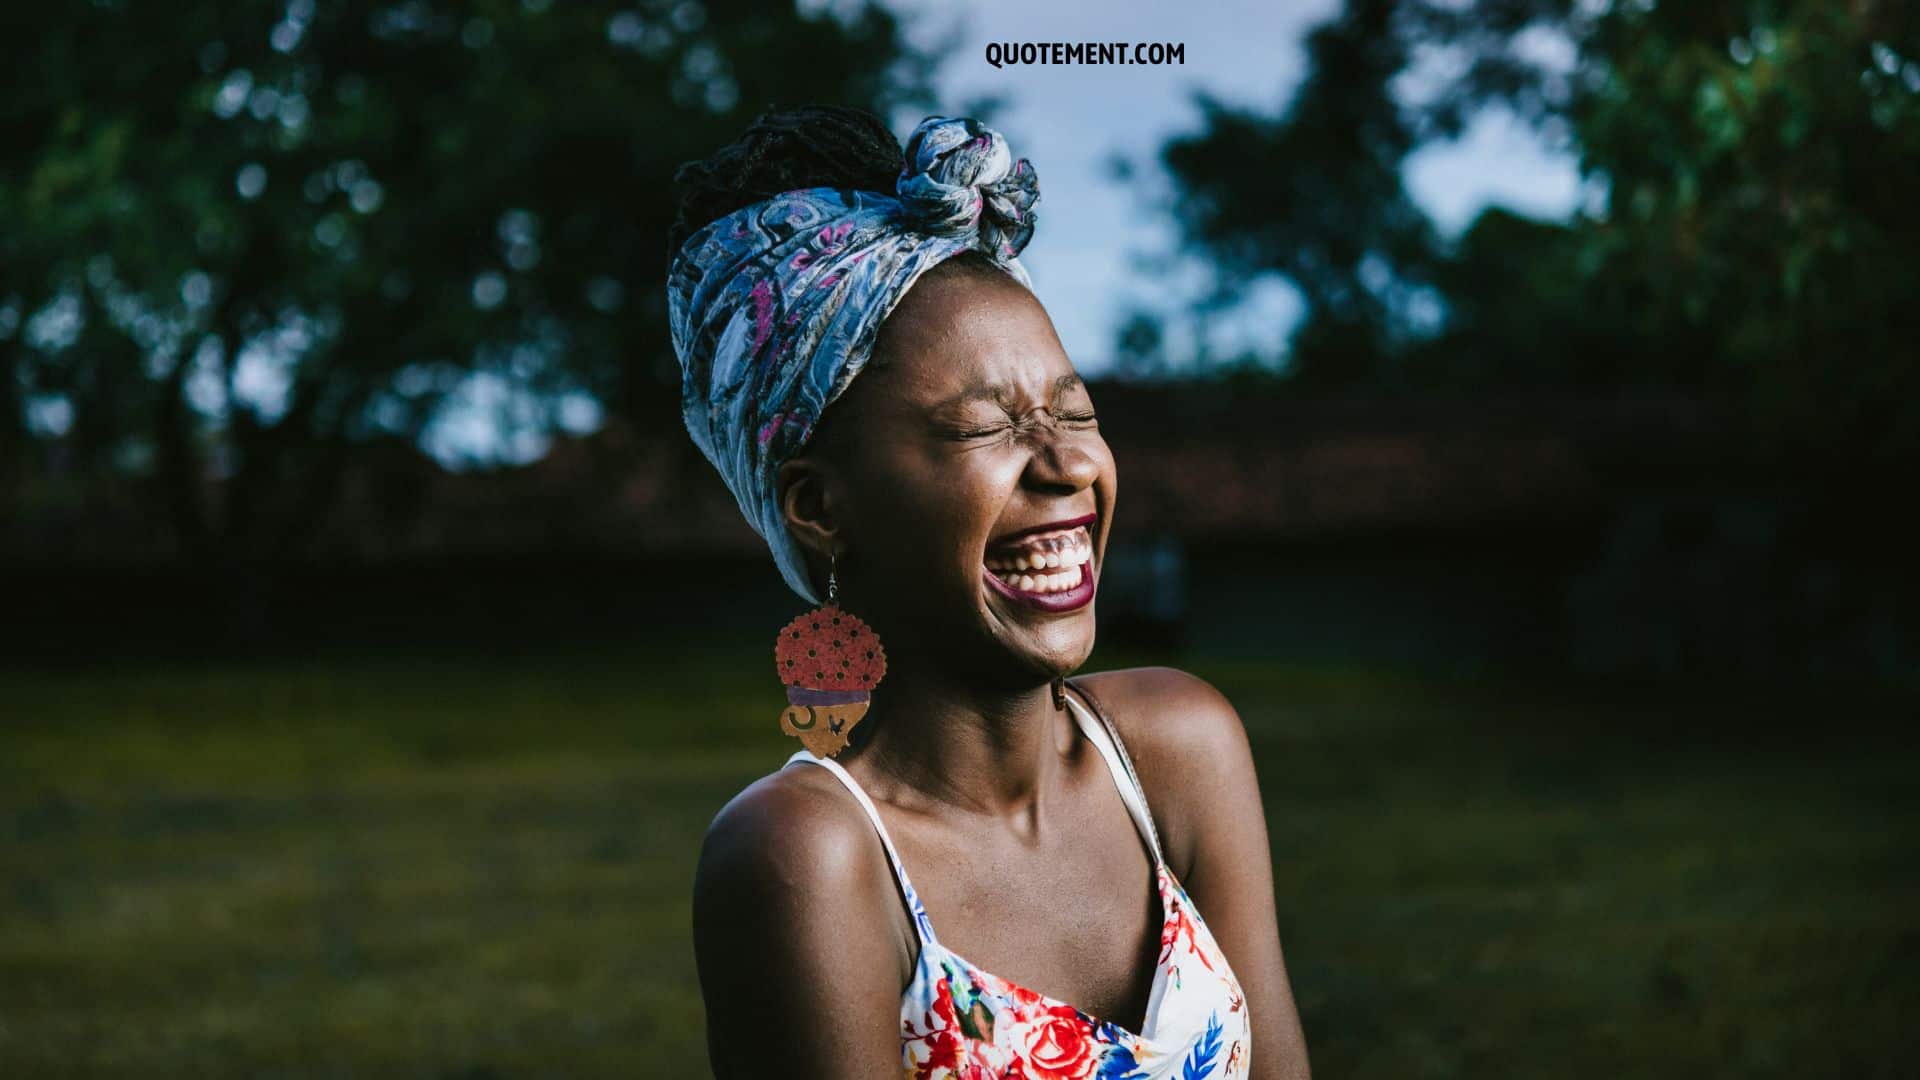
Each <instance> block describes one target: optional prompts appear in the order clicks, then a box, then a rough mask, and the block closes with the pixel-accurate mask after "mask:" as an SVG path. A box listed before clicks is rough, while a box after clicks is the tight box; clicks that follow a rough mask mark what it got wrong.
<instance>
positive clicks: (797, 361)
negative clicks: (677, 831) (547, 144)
mask: <svg viewBox="0 0 1920 1080" xmlns="http://www.w3.org/2000/svg"><path fill="white" fill-rule="evenodd" d="M679 183H680V185H681V188H682V190H681V199H680V213H679V222H678V224H677V225H676V227H675V234H674V237H673V248H674V252H675V254H674V258H673V263H672V268H671V273H670V276H669V284H668V293H669V302H670V316H671V321H672V328H673V344H674V348H675V350H676V352H678V354H679V357H680V362H681V366H682V371H683V374H684V376H685V380H684V387H683V392H684V393H683V408H684V414H685V420H686V423H687V429H688V431H689V432H690V433H691V434H692V436H693V438H694V441H695V442H696V443H697V444H699V446H700V448H701V449H702V450H703V451H704V452H705V453H706V455H707V457H708V458H709V459H710V460H711V461H712V462H713V463H714V464H715V466H716V467H717V468H718V469H719V470H720V472H721V474H722V476H723V477H724V478H725V479H726V481H727V484H728V486H729V487H731V488H732V490H733V493H734V495H735V496H736V497H737V498H738V500H739V502H740V506H741V509H742V510H743V511H744V512H745V513H746V515H747V517H748V519H749V520H750V521H751V522H752V523H753V525H754V527H755V528H756V529H757V530H759V532H760V534H761V535H762V536H764V537H765V538H766V540H767V543H768V545H769V547H770V548H771V549H772V552H773V556H774V560H775V562H776V563H777V564H778V567H779V569H780V572H781V574H782V575H783V576H784V577H785V578H786V580H787V583H788V584H789V585H790V586H791V587H792V588H793V590H794V591H795V592H796V593H798V594H799V595H800V596H801V597H803V598H804V599H806V600H807V601H808V602H809V603H814V604H821V605H822V606H821V607H819V608H818V609H816V610H815V611H814V612H813V613H810V614H808V615H804V616H802V617H800V618H799V619H796V620H794V622H793V623H790V624H789V625H788V626H787V627H786V628H784V629H782V630H781V631H780V632H779V633H780V638H779V645H778V647H777V648H776V652H775V658H776V665H777V669H778V670H779V673H780V676H781V680H782V682H784V683H785V684H786V685H787V688H788V689H787V692H788V700H789V702H790V707H789V708H788V709H787V711H786V712H785V713H784V714H783V715H782V726H783V727H784V728H785V729H786V730H788V731H789V732H791V733H794V734H798V735H800V736H801V739H802V742H803V744H804V746H805V747H806V748H805V749H802V750H800V751H798V752H797V753H795V754H794V755H793V757H792V758H791V759H789V761H788V763H787V767H785V768H782V769H780V770H778V771H776V772H774V773H772V774H771V775H769V776H766V777H764V778H762V779H760V780H759V781H757V782H755V783H754V784H753V785H752V786H750V787H748V788H747V789H746V790H745V791H743V792H741V793H740V795H738V796H737V797H736V798H734V799H733V801H732V802H730V803H728V804H727V806H726V808H725V809H724V810H722V811H721V812H720V815H719V816H718V817H717V818H716V819H715V820H714V822H713V826H712V828H711V830H710V831H709V832H708V835H707V840H706V844H705V847H704V848H703V850H702V852H701V856H700V866H699V870H698V875H697V880H696V882H695V885H694V937H695V949H696V952H697V954H698V960H699V970H700V986H701V992H702V995H703V997H704V998H705V1002H706V1009H707V1031H708V1043H709V1050H710V1053H711V1056H712V1060H713V1067H714V1071H715V1073H717V1074H718V1075H719V1076H720V1077H722V1078H734V1077H768V1076H780V1077H819V1078H828V1077H831V1078H835V1080H844V1078H850V1077H851V1078H869V1077H870V1078H876V1080H877V1078H880V1077H899V1076H901V1075H902V1074H903V1070H904V1075H906V1076H909V1077H915V1078H921V1080H942V1078H969V1080H973V1078H988V1077H1023V1078H1027V1080H1047V1078H1055V1077H1059V1078H1075V1080H1077V1078H1082V1077H1130V1078H1136V1080H1147V1078H1150V1080H1159V1078H1176V1077H1177V1078H1181V1080H1188V1078H1197V1077H1205V1078H1221V1077H1236V1078H1240V1077H1259V1078H1280V1077H1288V1078H1292V1077H1305V1076H1306V1075H1307V1055H1306V1048H1305V1044H1304V1041H1303V1039H1302V1036H1301V1031H1300V1023H1299V1019H1298V1017H1297V1015H1296V1012H1295V1008H1294V1003H1293V997H1292V992H1291V990H1290V988H1289V987H1288V984H1287V974H1286V968H1285V964H1284V961H1283V960H1282V958H1281V949H1280V936H1279V932H1278V930H1277V929H1276V924H1275V915H1274V901H1273V876H1272V868H1271V864H1270V856H1269V851H1268V846H1267V831H1266V822H1265V819H1264V816H1263V814H1262V810H1261V803H1260V789H1259V786H1258V784H1257V783H1256V781H1255V777H1254V768H1253V759H1252V756H1251V754H1250V752H1249V749H1248V744H1247V738H1246V734H1245V732H1244V730H1243V729H1242V727H1241V723H1240V719H1239V717H1238V715H1237V714H1236V713H1235V712H1234V709H1233V706H1232V705H1231V704H1229V703H1228V701H1227V699H1226V698H1224V697H1223V696H1221V694H1220V693H1219V692H1218V691H1216V690H1215V689H1214V688H1213V687H1212V686H1210V685H1209V684H1207V683H1206V682H1204V681H1202V680H1201V679H1198V678H1196V677H1194V676H1192V675H1188V674H1186V673H1184V672H1181V671H1177V670H1175V669H1172V668H1167V667H1149V668H1134V669H1127V670H1119V671H1104V672H1099V673H1097V674H1088V675H1083V676H1079V677H1076V678H1073V679H1066V678H1065V676H1066V675H1067V674H1068V673H1070V672H1073V671H1075V670H1076V669H1077V668H1079V667H1080V665H1081V664H1082V663H1084V662H1085V661H1086V659H1087V657H1088V655H1089V654H1090V653H1091V652H1092V649H1093V643H1094V603H1095V594H1096V593H1097V591H1098V588H1099V581H1100V573H1101V569H1102V566H1103V565H1104V555H1105V553H1106V548H1107V537H1108V534H1109V532H1110V531H1111V529H1112V527H1113V521H1114V513H1115V496H1116V493H1117V490H1118V477H1117V475H1116V470H1115V468H1114V461H1113V456H1112V454H1111V453H1110V452H1109V450H1108V449H1107V444H1106V442H1105V440H1104V439H1102V438H1101V435H1100V429H1099V425H1098V422H1097V420H1096V419H1095V416H1094V406H1093V401H1092V400H1091V398H1090V397H1089V396H1088V392H1087V387H1086V386H1085V385H1084V384H1083V383H1082V382H1081V380H1080V377H1079V376H1078V375H1076V374H1075V372H1074V368H1073V364H1072V362H1071V361H1070V360H1068V358H1067V355H1066V353H1065V352H1064V351H1063V350H1062V348H1061V346H1060V341H1059V338H1058V337H1057V336H1056V335H1055V333H1054V329H1053V324H1052V322H1051V320H1050V319H1049V318H1048V316H1047V312H1046V309H1045V308H1044V307H1042V306H1041V304H1040V301H1039V300H1038V299H1037V298H1036V297H1035V296H1034V294H1033V292H1032V290H1031V288H1030V286H1029V282H1028V278H1027V273H1026V270H1025V269H1023V268H1022V267H1021V265H1020V262H1019V259H1018V255H1019V253H1020V251H1021V249H1022V248H1024V247H1025V246H1026V243H1027V241H1028V239H1029V238H1030V237H1031V236H1032V234H1033V229H1034V203H1035V201H1036V200H1037V199H1038V197H1039V187H1038V182H1037V180H1036V178H1035V174H1034V171H1033V168H1032V167H1031V166H1030V165H1029V164H1028V163H1027V162H1026V161H1025V160H1024V159H1021V160H1015V159H1014V157H1013V155H1012V154H1010V153H1009V152H1008V149H1007V145H1006V142H1005V140H1004V139H1002V138H1001V136H1000V135H999V134H998V133H996V132H994V131H992V130H990V129H988V128H985V127H983V126H981V125H980V124H978V123H976V122H974V121H971V120H958V119H946V118H941V117H934V118H931V119H929V120H927V121H926V122H924V123H922V124H921V125H920V126H919V127H918V128H917V129H915V130H914V132H913V134H912V136H911V137H910V138H909V139H908V141H907V144H906V147H905V149H904V153H903V151H902V148H901V146H900V145H899V143H897V142H896V141H895V139H894V138H893V136H892V135H891V134H890V133H889V132H888V131H887V129H886V128H885V126H884V125H883V124H881V122H880V121H879V120H878V119H877V118H875V117H873V116H871V115H870V114H867V113H864V112H859V111H856V110H848V109H838V108H827V107H813V108H803V109H795V110H788V111H783V112H777V113H771V114H769V115H767V116H764V117H762V118H761V119H760V120H759V121H758V122H757V123H756V124H755V125H754V126H753V127H752V128H751V129H750V130H749V131H748V132H747V133H746V134H745V135H744V136H742V137H741V138H740V139H739V140H738V141H737V142H735V143H733V144H732V145H730V146H728V147H726V148H724V149H722V150H720V151H719V152H718V153H716V154H715V155H714V156H713V157H712V158H709V159H708V160H706V161H703V162H696V163H693V164H690V165H688V166H687V167H685V168H684V169H683V170H682V171H681V174H680V176H679ZM856 376H857V377H856ZM823 601H824V603H823ZM808 669H811V670H808ZM868 691H871V693H869V692H868ZM910 875H911V876H910Z"/></svg>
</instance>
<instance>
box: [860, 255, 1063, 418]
mask: <svg viewBox="0 0 1920 1080" xmlns="http://www.w3.org/2000/svg"><path fill="white" fill-rule="evenodd" d="M874 352H875V356H876V357H877V358H879V359H880V361H881V370H882V371H884V372H885V373H886V374H885V376H884V381H885V382H886V383H887V384H888V385H887V386H886V393H885V394H884V395H883V396H884V398H885V399H886V400H887V401H889V402H891V403H892V404H894V405H895V406H897V407H903V408H909V409H912V410H914V411H921V412H924V411H926V410H931V409H940V408H947V407H964V406H965V405H967V404H968V403H970V402H984V403H986V404H992V403H993V402H994V401H995V400H996V399H1009V400H1026V401H1041V402H1044V401H1047V400H1050V399H1051V398H1052V397H1053V395H1054V393H1055V392H1056V391H1057V390H1058V389H1062V388H1066V387H1068V386H1071V385H1074V384H1077V383H1078V381H1079V378H1078V376H1077V375H1075V374H1074V370H1073V363H1072V361H1071V360H1069V359H1068V358H1067V354H1066V350H1065V349H1064V348H1062V347H1061V345H1060V338H1059V335H1058V334H1056V333H1055V332H1054V328H1053V320H1052V319H1050V318H1048V317H1047V313H1046V309H1045V308H1043V307H1042V306H1041V304H1040V301H1039V300H1038V299H1036V298H1035V297H1034V295H1033V294H1032V293H1031V292H1028V291H1027V289H1026V287H1025V286H1023V285H1021V284H1020V283H1019V282H1016V281H1014V280H1013V279H1012V278H1008V277H1005V276H1001V275H998V274H994V275H987V274H979V273H947V274H938V273H936V274H929V275H928V276H926V277H923V278H921V279H920V280H919V281H918V282H916V283H915V284H914V286H913V288H912V289H910V290H908V292H907V295H906V296H905V297H903V298H901V301H900V303H899V305H898V306H897V307H895V308H894V310H893V312H892V313H891V314H889V315H888V316H887V320H886V322H885V323H884V324H882V326H881V328H880V335H879V338H878V340H877V341H876V342H875V349H874ZM875 381H876V382H879V381H881V380H875ZM855 385H856V386H857V385H858V380H856V381H855ZM875 389H879V388H878V387H876V388H875Z"/></svg>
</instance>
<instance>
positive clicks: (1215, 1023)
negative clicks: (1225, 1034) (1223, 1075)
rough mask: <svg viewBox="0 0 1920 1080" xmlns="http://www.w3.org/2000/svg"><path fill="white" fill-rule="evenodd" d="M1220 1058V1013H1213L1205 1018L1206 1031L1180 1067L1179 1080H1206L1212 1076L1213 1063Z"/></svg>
mask: <svg viewBox="0 0 1920 1080" xmlns="http://www.w3.org/2000/svg"><path fill="white" fill-rule="evenodd" d="M1219 1057H1220V1013H1219V1012H1218V1011H1215V1012H1214V1013H1213V1015H1211V1016H1209V1017H1207V1030H1206V1031H1205V1032H1204V1033H1202V1034H1201V1036H1200V1041H1199V1042H1197V1043H1195V1044H1194V1045H1193V1053H1191V1054H1189V1055H1187V1061H1186V1064H1185V1065H1182V1066H1181V1067H1180V1080H1207V1078H1208V1077H1210V1076H1212V1075H1213V1063H1214V1062H1215V1061H1217V1060H1218V1059H1219Z"/></svg>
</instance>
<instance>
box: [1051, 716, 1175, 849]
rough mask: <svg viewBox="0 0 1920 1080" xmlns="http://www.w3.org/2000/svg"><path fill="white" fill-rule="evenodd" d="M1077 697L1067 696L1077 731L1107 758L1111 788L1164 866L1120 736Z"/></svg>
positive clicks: (1143, 795) (1144, 797)
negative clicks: (1122, 747)
mask: <svg viewBox="0 0 1920 1080" xmlns="http://www.w3.org/2000/svg"><path fill="white" fill-rule="evenodd" d="M1075 697H1076V695H1074V694H1067V695H1066V699H1067V704H1068V705H1069V706H1070V707H1071V708H1072V709H1073V718H1074V719H1075V720H1077V721H1079V723H1080V730H1081V731H1084V732H1086V734H1087V740H1088V741H1089V742H1091V743H1093V745H1094V747H1095V748H1097V749H1098V750H1099V751H1100V756H1101V757H1103V758H1105V759H1106V762H1107V771H1108V772H1110V773H1112V774H1113V783H1114V786H1116V787H1118V788H1119V789H1120V801H1121V802H1123V803H1126V804H1127V812H1128V813H1129V814H1131V815H1133V823H1134V825H1135V826H1136V827H1138V828H1139V830H1140V835H1141V836H1143V837H1145V838H1146V841H1147V847H1148V848H1150V849H1152V851H1153V861H1154V865H1156V866H1164V865H1166V858H1165V857H1164V856H1162V855H1161V853H1160V835H1159V832H1158V831H1157V830H1155V829H1154V827H1153V814H1152V813H1150V812H1149V811H1148V810H1147V794H1146V792H1145V791H1143V790H1141V788H1140V781H1139V778H1138V777H1136V776H1134V775H1133V770H1132V769H1130V768H1128V767H1127V764H1126V762H1125V761H1124V760H1123V759H1122V758H1121V756H1120V749H1119V742H1120V736H1119V735H1118V734H1117V733H1115V732H1114V730H1113V728H1112V725H1110V724H1107V723H1105V722H1104V721H1105V718H1104V717H1102V718H1096V717H1094V716H1093V714H1091V713H1090V712H1088V711H1087V707H1086V706H1085V705H1082V704H1081V703H1080V702H1079V701H1077V700H1075Z"/></svg>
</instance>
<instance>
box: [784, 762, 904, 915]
mask: <svg viewBox="0 0 1920 1080" xmlns="http://www.w3.org/2000/svg"><path fill="white" fill-rule="evenodd" d="M796 761H806V762H811V763H812V764H815V765H819V766H821V767H822V768H824V769H826V770H827V771H828V772H830V773H832V774H833V775H834V778H835V779H837V780H839V781H840V783H841V785H842V786H844V787H845V788H846V789H847V790H848V791H851V792H853V797H854V798H855V799H857V800H859V802H860V809H862V810H865V811H866V812H867V820H868V821H871V822H873V831H874V832H877V833H879V834H880V846H881V847H884V848H886V849H887V861H888V862H889V863H892V864H893V878H894V880H895V881H896V882H898V883H899V885H900V894H901V897H902V898H903V899H905V900H906V902H907V913H908V915H909V916H911V917H912V920H913V924H914V930H915V932H917V933H918V934H919V935H920V940H921V942H922V943H926V942H929V941H932V940H933V926H932V925H931V924H930V923H929V922H928V921H927V917H926V911H925V909H923V908H922V907H921V906H920V896H919V894H918V893H916V892H914V891H913V882H911V881H909V880H907V868H906V866H905V864H903V863H902V862H901V861H900V852H899V851H897V850H895V849H894V846H893V837H891V836H888V835H887V826H886V823H885V822H883V821H881V820H880V810H879V808H878V807H876V806H874V805H873V800H872V799H869V798H868V797H867V793H866V791H865V790H863V789H862V788H861V787H860V782H859V781H858V780H855V779H854V778H853V774H852V773H850V772H848V771H847V770H846V767H845V766H844V765H841V764H840V763H839V762H837V761H835V760H833V759H832V758H823V757H814V756H813V754H812V753H811V752H810V751H806V750H796V751H794V752H793V756H791V757H789V758H787V765H791V764H793V763H794V762H796ZM785 767H786V766H785V765H783V766H781V768H785Z"/></svg>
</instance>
